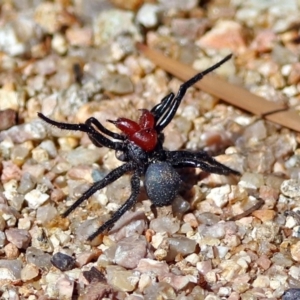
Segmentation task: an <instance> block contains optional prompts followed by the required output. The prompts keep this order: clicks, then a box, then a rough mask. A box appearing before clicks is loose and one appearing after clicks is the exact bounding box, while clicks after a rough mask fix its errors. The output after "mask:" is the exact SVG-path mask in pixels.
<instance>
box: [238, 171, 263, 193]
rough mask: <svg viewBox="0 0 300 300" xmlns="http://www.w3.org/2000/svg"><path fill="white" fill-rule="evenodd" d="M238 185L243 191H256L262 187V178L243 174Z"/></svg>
mask: <svg viewBox="0 0 300 300" xmlns="http://www.w3.org/2000/svg"><path fill="white" fill-rule="evenodd" d="M238 185H239V186H241V187H243V188H245V189H250V190H251V189H252V190H257V189H259V188H260V187H261V186H263V185H264V177H263V175H262V174H256V173H249V172H245V173H244V174H243V175H242V177H241V179H240V181H239V183H238Z"/></svg>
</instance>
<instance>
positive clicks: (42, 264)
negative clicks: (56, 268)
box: [26, 247, 51, 270]
mask: <svg viewBox="0 0 300 300" xmlns="http://www.w3.org/2000/svg"><path fill="white" fill-rule="evenodd" d="M26 261H27V263H31V264H33V265H35V266H37V267H38V268H40V269H42V270H49V269H50V267H51V255H50V254H48V253H45V252H44V251H42V250H40V249H38V248H35V247H28V248H27V249H26Z"/></svg>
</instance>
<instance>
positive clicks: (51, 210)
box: [36, 204, 58, 225]
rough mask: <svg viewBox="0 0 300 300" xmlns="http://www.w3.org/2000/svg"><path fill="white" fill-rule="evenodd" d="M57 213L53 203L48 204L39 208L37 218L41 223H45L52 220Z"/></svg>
mask: <svg viewBox="0 0 300 300" xmlns="http://www.w3.org/2000/svg"><path fill="white" fill-rule="evenodd" d="M57 215H58V212H57V209H56V208H55V207H54V206H53V205H51V204H46V205H43V206H40V207H38V208H37V211H36V220H37V221H38V222H39V223H40V224H43V225H45V224H47V223H49V222H50V221H52V220H53V219H54V218H55V217H56V216H57Z"/></svg>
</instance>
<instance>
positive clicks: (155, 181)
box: [145, 162, 181, 207]
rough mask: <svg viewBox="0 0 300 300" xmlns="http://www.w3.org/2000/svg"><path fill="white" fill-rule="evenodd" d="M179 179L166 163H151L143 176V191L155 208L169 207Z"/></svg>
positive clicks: (178, 186) (175, 193) (177, 189)
mask: <svg viewBox="0 0 300 300" xmlns="http://www.w3.org/2000/svg"><path fill="white" fill-rule="evenodd" d="M180 183H181V179H180V177H179V175H178V173H177V172H176V171H175V169H174V168H173V167H172V166H171V165H170V164H169V163H167V162H155V163H151V164H150V165H149V167H148V169H147V171H146V174H145V189H146V192H147V195H148V197H149V199H150V200H151V201H152V203H153V204H154V205H155V206H159V207H160V206H166V205H170V204H171V203H172V202H173V200H174V198H175V197H176V195H177V193H178V191H179V188H180Z"/></svg>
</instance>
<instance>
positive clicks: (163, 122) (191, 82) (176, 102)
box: [155, 54, 232, 132]
mask: <svg viewBox="0 0 300 300" xmlns="http://www.w3.org/2000/svg"><path fill="white" fill-rule="evenodd" d="M231 57H232V54H230V55H227V56H226V57H225V58H223V59H222V60H221V61H219V62H218V63H216V64H215V65H213V66H211V67H210V68H208V69H206V70H204V71H203V72H201V73H198V74H196V75H195V76H194V77H192V78H191V79H189V80H188V81H186V82H185V83H183V84H182V85H181V86H180V88H179V90H178V92H177V95H176V97H175V98H174V100H173V101H172V103H171V104H170V105H168V107H169V110H168V111H167V112H166V113H165V115H164V117H163V118H162V119H161V120H160V121H159V122H158V123H157V125H156V128H155V129H156V131H157V132H161V131H162V130H163V129H164V128H165V127H166V126H167V125H168V124H169V123H170V122H171V120H172V119H173V117H174V116H175V113H176V111H177V109H178V107H179V105H180V103H181V100H182V98H183V97H184V95H185V93H186V91H187V89H188V88H189V87H191V86H192V85H194V84H195V83H196V82H197V81H199V80H201V79H202V78H203V77H204V76H205V75H207V74H208V73H211V72H212V71H214V70H215V69H217V68H218V67H220V66H221V65H222V64H223V63H225V62H226V61H227V60H229V59H230V58H231Z"/></svg>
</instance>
